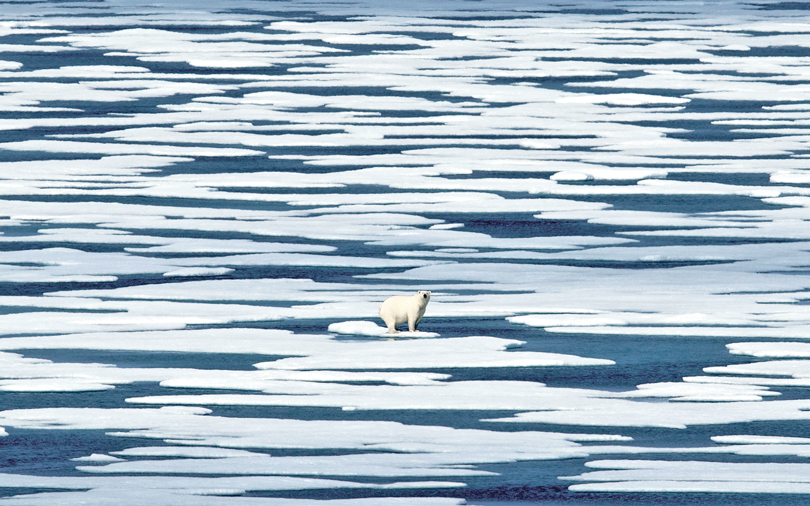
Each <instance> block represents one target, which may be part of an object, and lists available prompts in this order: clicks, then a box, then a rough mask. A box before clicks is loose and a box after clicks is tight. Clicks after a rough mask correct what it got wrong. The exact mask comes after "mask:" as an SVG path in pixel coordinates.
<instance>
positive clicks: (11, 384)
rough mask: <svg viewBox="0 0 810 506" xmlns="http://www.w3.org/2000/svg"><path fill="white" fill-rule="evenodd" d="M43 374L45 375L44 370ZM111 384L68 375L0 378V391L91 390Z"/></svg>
mask: <svg viewBox="0 0 810 506" xmlns="http://www.w3.org/2000/svg"><path fill="white" fill-rule="evenodd" d="M43 374H45V375H47V374H48V373H47V372H46V371H43ZM112 388H114V387H113V385H109V384H104V383H99V382H98V381H94V380H93V379H78V378H70V377H59V376H58V373H57V377H53V378H43V379H19V380H0V391H4V392H93V391H100V390H110V389H112Z"/></svg>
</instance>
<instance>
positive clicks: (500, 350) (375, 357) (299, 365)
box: [255, 334, 614, 370]
mask: <svg viewBox="0 0 810 506" xmlns="http://www.w3.org/2000/svg"><path fill="white" fill-rule="evenodd" d="M397 335H401V334H397ZM521 344H522V343H521V342H520V341H514V340H510V339H498V338H494V337H485V336H475V337H464V338H451V339H427V340H422V339H415V340H394V341H374V342H363V343H339V346H333V347H330V348H332V349H331V351H330V353H328V354H316V355H311V356H308V357H295V358H284V359H280V360H277V361H275V362H264V363H260V364H255V366H256V367H257V368H259V369H349V370H351V369H365V368H367V367H368V364H373V366H374V368H375V369H403V368H405V369H411V368H416V369H425V368H456V367H530V366H562V365H567V366H574V365H583V366H586V365H612V364H613V363H614V362H613V361H611V360H603V359H591V358H582V357H577V356H573V355H563V354H556V353H539V352H517V351H507V350H508V349H509V348H513V347H515V346H519V345H521Z"/></svg>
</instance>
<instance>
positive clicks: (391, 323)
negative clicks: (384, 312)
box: [383, 318, 399, 334]
mask: <svg viewBox="0 0 810 506" xmlns="http://www.w3.org/2000/svg"><path fill="white" fill-rule="evenodd" d="M383 321H384V322H385V325H386V326H387V327H388V333H389V334H396V333H398V332H399V331H398V330H397V322H396V320H394V319H393V318H392V319H390V320H383Z"/></svg>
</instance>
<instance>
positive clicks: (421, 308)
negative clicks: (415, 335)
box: [380, 290, 430, 334]
mask: <svg viewBox="0 0 810 506" xmlns="http://www.w3.org/2000/svg"><path fill="white" fill-rule="evenodd" d="M428 302H430V290H419V292H417V293H416V295H410V296H407V295H395V296H393V297H389V298H387V299H385V302H383V303H382V305H381V306H380V318H382V319H383V321H384V322H385V324H386V325H387V326H388V333H389V334H395V333H397V332H399V331H398V330H397V325H399V324H400V323H405V322H408V330H410V331H411V332H416V327H417V325H419V322H420V321H422V316H424V314H425V308H426V307H427V305H428Z"/></svg>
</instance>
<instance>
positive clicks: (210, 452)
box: [111, 446, 268, 461]
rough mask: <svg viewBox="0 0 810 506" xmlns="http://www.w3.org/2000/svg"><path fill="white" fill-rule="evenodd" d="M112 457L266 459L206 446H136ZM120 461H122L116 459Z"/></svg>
mask: <svg viewBox="0 0 810 506" xmlns="http://www.w3.org/2000/svg"><path fill="white" fill-rule="evenodd" d="M111 453H112V454H114V455H121V456H123V457H184V458H198V459H220V458H235V457H238V458H245V457H267V456H268V455H267V454H266V453H256V452H250V451H246V450H232V449H230V448H213V447H207V446H138V447H135V448H127V449H126V450H121V451H117V452H111ZM117 460H119V461H120V460H122V459H117Z"/></svg>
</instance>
